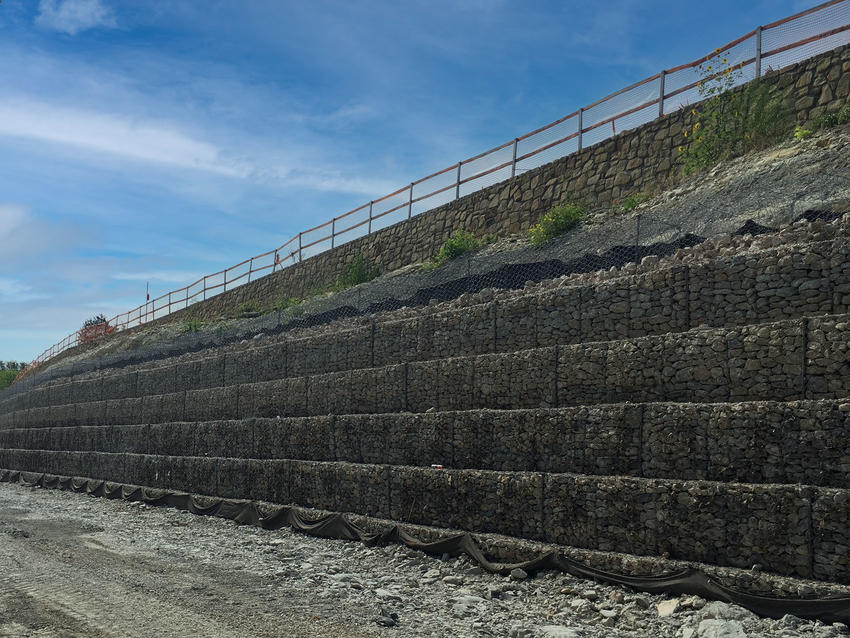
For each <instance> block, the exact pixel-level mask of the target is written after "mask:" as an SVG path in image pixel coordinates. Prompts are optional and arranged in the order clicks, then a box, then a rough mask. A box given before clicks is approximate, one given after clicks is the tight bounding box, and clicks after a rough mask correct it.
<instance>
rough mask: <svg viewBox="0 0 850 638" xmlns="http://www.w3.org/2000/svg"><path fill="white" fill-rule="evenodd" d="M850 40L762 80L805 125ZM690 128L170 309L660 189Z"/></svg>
mask: <svg viewBox="0 0 850 638" xmlns="http://www.w3.org/2000/svg"><path fill="white" fill-rule="evenodd" d="M849 78H850V47H848V46H844V47H839V48H837V49H835V50H833V51H831V52H828V53H824V54H822V55H820V56H817V57H814V58H811V59H809V60H806V61H803V62H800V63H798V64H795V65H793V66H790V67H788V68H786V69H783V70H781V71H779V72H774V73H768V74H767V75H766V76H765V77H764V78H763V81H764V82H765V83H766V84H767V85H768V86H771V87H775V88H776V89H777V90H779V91H782V92H783V93H784V94H786V95H787V96H788V101H789V106H790V107H791V108H792V109H793V111H794V113H795V114H796V118H797V120H798V121H800V122H806V121H808V120H811V119H812V118H814V117H817V116H818V115H820V114H821V113H823V112H825V111H829V112H835V111H837V110H838V109H840V108H841V106H843V104H844V103H845V102H846V100H847V97H848V95H850V86H848V85H850V81H849V80H848V79H849ZM691 125H692V119H691V115H690V110H689V109H686V108H682V109H681V110H679V111H676V112H675V113H671V114H669V115H666V116H664V117H662V118H660V119H658V120H654V121H652V122H649V123H647V124H645V125H643V126H641V127H639V128H636V129H633V130H630V131H626V132H624V133H620V134H618V135H616V136H615V137H613V138H610V139H608V140H606V141H604V142H600V143H599V144H596V145H594V146H591V147H589V148H586V149H583V150H582V151H579V152H577V153H574V154H572V155H570V156H568V157H564V158H562V159H558V160H555V161H554V162H551V163H549V164H545V165H544V166H541V167H539V168H535V169H532V170H530V171H527V172H525V173H522V174H521V175H518V176H516V177H514V178H513V179H510V180H506V181H504V182H500V183H498V184H495V185H493V186H490V187H488V188H485V189H483V190H480V191H478V192H476V193H473V194H470V195H467V196H465V197H462V198H460V199H458V200H456V201H453V202H450V203H448V204H445V205H443V206H440V207H439V208H436V209H434V210H432V211H429V212H427V213H423V214H421V215H418V216H417V217H414V218H412V219H410V220H408V221H404V222H402V223H399V224H396V225H394V226H391V227H389V228H386V229H383V230H379V231H377V232H375V233H373V234H371V235H368V236H365V237H362V238H360V239H356V240H354V241H351V242H349V243H346V244H343V245H342V246H339V247H337V248H335V249H333V250H329V251H326V252H324V253H321V254H319V255H316V256H314V257H311V258H309V259H306V260H304V261H303V262H301V263H297V264H294V265H292V266H290V267H288V268H286V269H284V270H283V271H281V272H278V273H275V274H273V275H270V276H267V277H263V278H261V279H258V280H257V281H255V282H252V283H249V284H246V285H243V286H240V287H239V288H236V289H234V290H233V291H231V292H228V293H225V294H223V295H219V296H217V297H214V298H213V299H210V300H207V301H203V302H200V303H197V304H195V305H193V306H191V307H190V308H188V309H186V310H183V311H180V312H179V313H176V314H175V315H172V316H171V318H170V319H168V320H169V321H173V320H175V319H180V318H181V317H183V316H191V317H194V318H200V319H210V318H215V317H219V316H221V315H222V314H226V310H227V309H230V308H233V307H234V306H235V305H238V304H240V303H243V302H245V301H255V300H263V299H275V298H278V297H282V296H285V297H304V296H305V295H307V294H308V293H310V292H311V291H312V290H315V289H317V288H321V287H323V286H325V285H328V284H330V283H333V282H334V281H335V280H336V278H337V276H338V275H339V274H340V273H341V272H342V271H343V270H344V269H345V267H346V265H347V264H348V263H349V262H350V261H351V260H352V258H353V257H354V256H355V255H358V254H360V255H363V257H365V258H366V259H367V260H368V262H369V263H371V264H373V265H375V266H376V267H377V268H378V269H380V270H381V271H383V272H389V271H391V270H395V269H396V268H400V267H402V266H405V265H407V264H412V263H418V262H421V261H424V260H425V259H427V258H429V257H431V256H432V255H434V254H435V253H436V252H437V251H438V250H439V248H440V246H441V245H442V244H443V242H444V241H445V240H446V239H447V238H448V236H449V235H451V233H453V232H454V231H455V230H456V229H458V228H463V229H466V230H468V231H470V232H473V233H475V234H476V235H478V236H483V235H485V234H487V233H498V234H507V233H516V232H523V231H525V230H527V229H528V228H530V227H531V226H533V225H534V224H536V223H537V222H538V220H539V218H540V217H541V216H542V215H543V214H544V213H545V212H547V211H548V210H549V209H550V208H552V207H553V206H557V205H559V204H562V203H564V202H565V201H567V200H569V199H571V198H572V199H576V200H583V201H586V202H587V203H588V205H590V206H594V205H600V206H609V205H611V203H612V202H614V201H617V200H620V199H623V198H625V197H627V196H628V195H629V194H634V193H637V192H640V191H645V190H657V189H658V187H659V186H661V185H665V184H668V183H670V182H672V181H676V180H678V179H679V178H680V176H681V167H680V165H679V164H678V163H677V158H678V156H679V150H678V147H679V146H680V145H683V144H684V145H687V144H688V142H687V140H686V139H685V138H684V136H683V130H684V129H686V128H687V127H689V126H691Z"/></svg>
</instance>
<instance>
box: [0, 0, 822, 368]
mask: <svg viewBox="0 0 850 638" xmlns="http://www.w3.org/2000/svg"><path fill="white" fill-rule="evenodd" d="M813 4H814V2H799V1H795V0H748V1H747V2H739V1H735V2H733V1H731V0H713V1H712V2H705V3H703V2H681V1H678V2H674V1H665V2H661V1H652V0H635V1H631V0H603V1H600V2H594V3H588V2H573V1H568V0H564V1H562V2H548V1H539V2H538V1H535V0H524V1H523V2H519V1H514V2H511V1H509V0H469V1H463V0H456V1H454V2H445V1H443V0H429V1H428V2H422V1H417V0H414V1H407V2H404V1H402V2H398V1H397V0H396V1H395V2H373V1H370V0H361V1H360V2H325V1H321V0H314V1H311V2H289V1H284V0H278V1H271V0H250V1H247V2H246V1H245V0H241V1H235V0H204V1H201V0H145V1H144V2H134V1H131V0H122V1H118V0H40V1H39V0H3V1H2V4H0V58H2V60H3V64H2V65H0V359H4V360H8V359H16V360H31V359H33V358H34V357H35V356H37V355H38V354H40V353H41V351H42V350H44V349H45V348H46V347H48V346H50V345H52V344H53V343H54V342H56V341H58V340H59V339H61V338H63V337H64V336H66V335H67V334H68V333H70V332H72V331H74V330H76V329H77V328H79V327H80V325H81V324H82V322H83V321H84V320H85V319H86V318H87V317H90V316H92V315H95V314H97V313H100V312H102V313H104V314H106V315H107V316H112V315H115V314H117V313H119V312H123V311H126V310H129V309H131V308H133V307H135V306H137V305H139V304H140V303H142V302H143V301H144V292H145V283H146V282H147V281H150V285H151V292H152V296H153V295H155V294H160V293H163V292H167V291H168V290H171V289H174V288H178V287H181V286H183V285H185V284H187V283H190V282H191V281H194V280H195V279H197V278H198V277H200V276H202V275H204V274H206V273H209V272H214V271H217V270H220V269H222V268H224V267H227V266H230V265H232V264H234V263H237V262H239V261H241V260H242V259H244V258H246V257H249V256H251V255H254V254H257V253H260V252H264V251H266V250H269V249H272V248H275V247H277V246H279V245H280V244H282V243H283V242H284V241H286V240H287V239H289V238H290V237H291V236H292V235H294V234H297V233H298V231H299V230H302V229H305V228H308V227H310V226H313V225H315V224H318V223H321V222H324V221H326V220H328V219H330V217H332V216H334V215H338V214H340V213H342V212H346V211H348V210H351V209H353V208H355V207H357V206H360V205H361V204H363V203H365V202H368V201H369V200H370V199H374V198H377V197H380V196H382V195H384V194H386V193H387V192H390V191H392V190H395V189H396V188H399V187H401V186H402V185H404V184H408V183H410V182H411V181H413V180H415V179H418V178H419V177H422V176H424V175H426V174H429V173H431V172H433V171H435V170H438V169H441V168H444V167H446V166H448V165H450V164H452V163H455V162H456V161H457V160H459V159H463V158H465V157H469V156H471V155H474V154H477V153H478V152H480V151H483V150H486V149H487V148H490V147H493V146H496V145H497V144H500V143H503V142H505V141H507V140H510V139H512V138H513V137H516V136H518V135H522V134H523V133H525V132H527V131H529V130H531V129H534V128H537V127H538V126H541V125H543V124H546V123H548V122H550V121H552V120H554V119H557V118H559V117H561V116H563V115H565V114H567V113H570V112H572V111H574V110H576V109H577V108H578V107H580V106H583V105H585V104H588V103H590V102H593V101H595V100H596V99H598V98H600V97H603V96H605V95H607V94H609V93H611V92H613V91H616V90H618V89H620V88H622V87H623V86H625V85H627V84H630V83H632V82H635V81H637V80H641V79H643V78H645V77H647V76H650V75H654V74H655V73H657V72H658V71H659V70H660V69H662V68H670V67H672V66H675V65H678V64H681V63H684V62H688V61H690V60H693V59H695V58H697V57H700V56H701V55H703V54H705V53H707V52H708V51H710V50H713V49H714V48H715V47H717V46H720V45H722V44H725V43H726V42H728V41H730V40H732V39H734V38H736V37H738V36H739V35H742V34H744V33H746V32H747V31H749V30H751V29H752V28H754V27H755V26H757V25H758V24H765V23H768V22H771V21H773V20H776V19H778V18H782V17H784V16H786V15H789V14H791V13H794V12H796V11H800V10H802V9H805V8H808V7H809V6H813Z"/></svg>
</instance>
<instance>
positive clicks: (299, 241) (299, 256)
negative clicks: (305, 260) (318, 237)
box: [298, 233, 304, 261]
mask: <svg viewBox="0 0 850 638" xmlns="http://www.w3.org/2000/svg"><path fill="white" fill-rule="evenodd" d="M303 234H304V233H298V261H301V259H302V258H301V243H302V242H301V236H302V235H303Z"/></svg>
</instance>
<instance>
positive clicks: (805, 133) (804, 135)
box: [794, 126, 814, 141]
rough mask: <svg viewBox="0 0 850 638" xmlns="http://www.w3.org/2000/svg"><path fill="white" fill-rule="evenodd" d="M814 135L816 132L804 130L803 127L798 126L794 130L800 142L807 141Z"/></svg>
mask: <svg viewBox="0 0 850 638" xmlns="http://www.w3.org/2000/svg"><path fill="white" fill-rule="evenodd" d="M812 133H814V131H812V130H811V129H808V128H803V127H802V126H797V127H795V128H794V137H795V138H797V139H798V140H800V141H802V140H804V139H806V138H807V137H809V136H810V135H811V134H812Z"/></svg>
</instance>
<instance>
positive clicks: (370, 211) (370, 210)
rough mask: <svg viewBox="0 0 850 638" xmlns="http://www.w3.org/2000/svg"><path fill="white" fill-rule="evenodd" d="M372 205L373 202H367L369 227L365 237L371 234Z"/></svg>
mask: <svg viewBox="0 0 850 638" xmlns="http://www.w3.org/2000/svg"><path fill="white" fill-rule="evenodd" d="M374 203H375V202H369V227H368V229H367V230H366V234H367V235H371V234H372V204H374Z"/></svg>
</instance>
